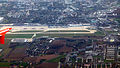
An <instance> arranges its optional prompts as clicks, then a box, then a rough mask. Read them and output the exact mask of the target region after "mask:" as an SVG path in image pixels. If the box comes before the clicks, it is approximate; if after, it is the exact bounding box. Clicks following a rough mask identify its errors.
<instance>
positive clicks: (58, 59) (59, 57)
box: [46, 55, 65, 62]
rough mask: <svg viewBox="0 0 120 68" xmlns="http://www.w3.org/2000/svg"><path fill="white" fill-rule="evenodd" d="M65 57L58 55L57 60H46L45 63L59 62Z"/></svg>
mask: <svg viewBox="0 0 120 68" xmlns="http://www.w3.org/2000/svg"><path fill="white" fill-rule="evenodd" d="M64 57H65V55H60V56H58V57H57V58H54V59H51V60H48V61H46V62H59V61H60V59H61V58H64Z"/></svg>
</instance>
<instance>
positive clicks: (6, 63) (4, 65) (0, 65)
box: [0, 62, 10, 67]
mask: <svg viewBox="0 0 120 68" xmlns="http://www.w3.org/2000/svg"><path fill="white" fill-rule="evenodd" d="M9 66H10V63H8V62H0V67H9Z"/></svg>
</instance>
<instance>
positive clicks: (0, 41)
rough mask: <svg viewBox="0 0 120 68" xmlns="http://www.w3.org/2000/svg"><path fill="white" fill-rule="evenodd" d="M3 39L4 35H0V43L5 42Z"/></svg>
mask: <svg viewBox="0 0 120 68" xmlns="http://www.w3.org/2000/svg"><path fill="white" fill-rule="evenodd" d="M4 39H5V35H2V36H0V43H1V44H4V43H5V42H4Z"/></svg>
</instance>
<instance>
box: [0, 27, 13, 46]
mask: <svg viewBox="0 0 120 68" xmlns="http://www.w3.org/2000/svg"><path fill="white" fill-rule="evenodd" d="M11 29H12V28H6V29H3V30H0V44H4V43H5V42H4V39H5V34H6V33H7V32H8V31H9V30H11Z"/></svg>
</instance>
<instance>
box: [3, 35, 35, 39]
mask: <svg viewBox="0 0 120 68" xmlns="http://www.w3.org/2000/svg"><path fill="white" fill-rule="evenodd" d="M32 36H33V34H6V35H5V37H6V38H31V37H32Z"/></svg>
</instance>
